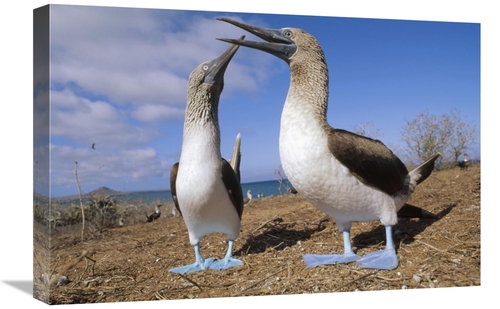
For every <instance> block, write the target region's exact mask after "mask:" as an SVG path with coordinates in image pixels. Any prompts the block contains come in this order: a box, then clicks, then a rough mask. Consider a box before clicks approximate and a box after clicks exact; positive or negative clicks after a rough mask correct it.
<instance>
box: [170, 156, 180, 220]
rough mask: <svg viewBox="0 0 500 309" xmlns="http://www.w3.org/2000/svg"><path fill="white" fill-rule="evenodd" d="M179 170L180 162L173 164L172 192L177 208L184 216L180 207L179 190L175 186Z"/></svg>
mask: <svg viewBox="0 0 500 309" xmlns="http://www.w3.org/2000/svg"><path fill="white" fill-rule="evenodd" d="M178 170H179V162H177V163H175V164H174V165H172V169H171V170H170V192H171V193H172V200H173V201H174V205H175V208H176V209H177V211H178V212H179V214H181V216H182V212H181V208H180V207H179V202H178V201H177V190H176V188H175V183H176V180H177V171H178Z"/></svg>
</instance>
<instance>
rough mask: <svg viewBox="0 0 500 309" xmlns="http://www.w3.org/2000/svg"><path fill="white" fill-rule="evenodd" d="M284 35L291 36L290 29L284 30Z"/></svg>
mask: <svg viewBox="0 0 500 309" xmlns="http://www.w3.org/2000/svg"><path fill="white" fill-rule="evenodd" d="M285 36H286V37H287V38H291V37H292V31H290V30H286V31H285Z"/></svg>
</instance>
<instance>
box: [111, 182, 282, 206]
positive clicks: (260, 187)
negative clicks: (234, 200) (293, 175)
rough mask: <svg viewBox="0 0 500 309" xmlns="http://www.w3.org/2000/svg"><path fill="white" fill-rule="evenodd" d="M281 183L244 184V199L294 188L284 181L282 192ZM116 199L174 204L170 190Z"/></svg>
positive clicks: (132, 194)
mask: <svg viewBox="0 0 500 309" xmlns="http://www.w3.org/2000/svg"><path fill="white" fill-rule="evenodd" d="M279 188H280V183H279V181H278V180H268V181H260V182H251V183H244V184H242V185H241V190H242V192H243V197H245V198H246V196H247V191H248V190H251V191H252V197H253V198H257V196H258V195H259V194H261V195H263V196H272V195H280V194H281V193H286V191H287V188H292V185H291V184H290V183H289V182H288V180H286V179H285V180H283V185H282V187H281V192H280V190H279ZM114 199H115V200H117V201H120V202H132V201H134V200H135V201H139V200H140V201H141V202H142V203H146V204H147V203H151V202H159V203H168V202H172V194H171V192H170V190H159V191H138V192H130V193H125V194H120V195H117V196H114Z"/></svg>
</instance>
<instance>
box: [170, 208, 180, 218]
mask: <svg viewBox="0 0 500 309" xmlns="http://www.w3.org/2000/svg"><path fill="white" fill-rule="evenodd" d="M178 216H179V211H178V210H177V208H175V207H172V217H178Z"/></svg>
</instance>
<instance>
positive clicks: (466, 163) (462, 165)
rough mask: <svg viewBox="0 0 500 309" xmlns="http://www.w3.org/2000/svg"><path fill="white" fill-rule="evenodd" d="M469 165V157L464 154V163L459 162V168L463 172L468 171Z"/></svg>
mask: <svg viewBox="0 0 500 309" xmlns="http://www.w3.org/2000/svg"><path fill="white" fill-rule="evenodd" d="M469 165H470V162H469V156H468V155H467V154H466V153H464V159H463V160H462V161H458V162H457V166H459V167H460V169H461V170H467V169H468V168H469Z"/></svg>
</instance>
